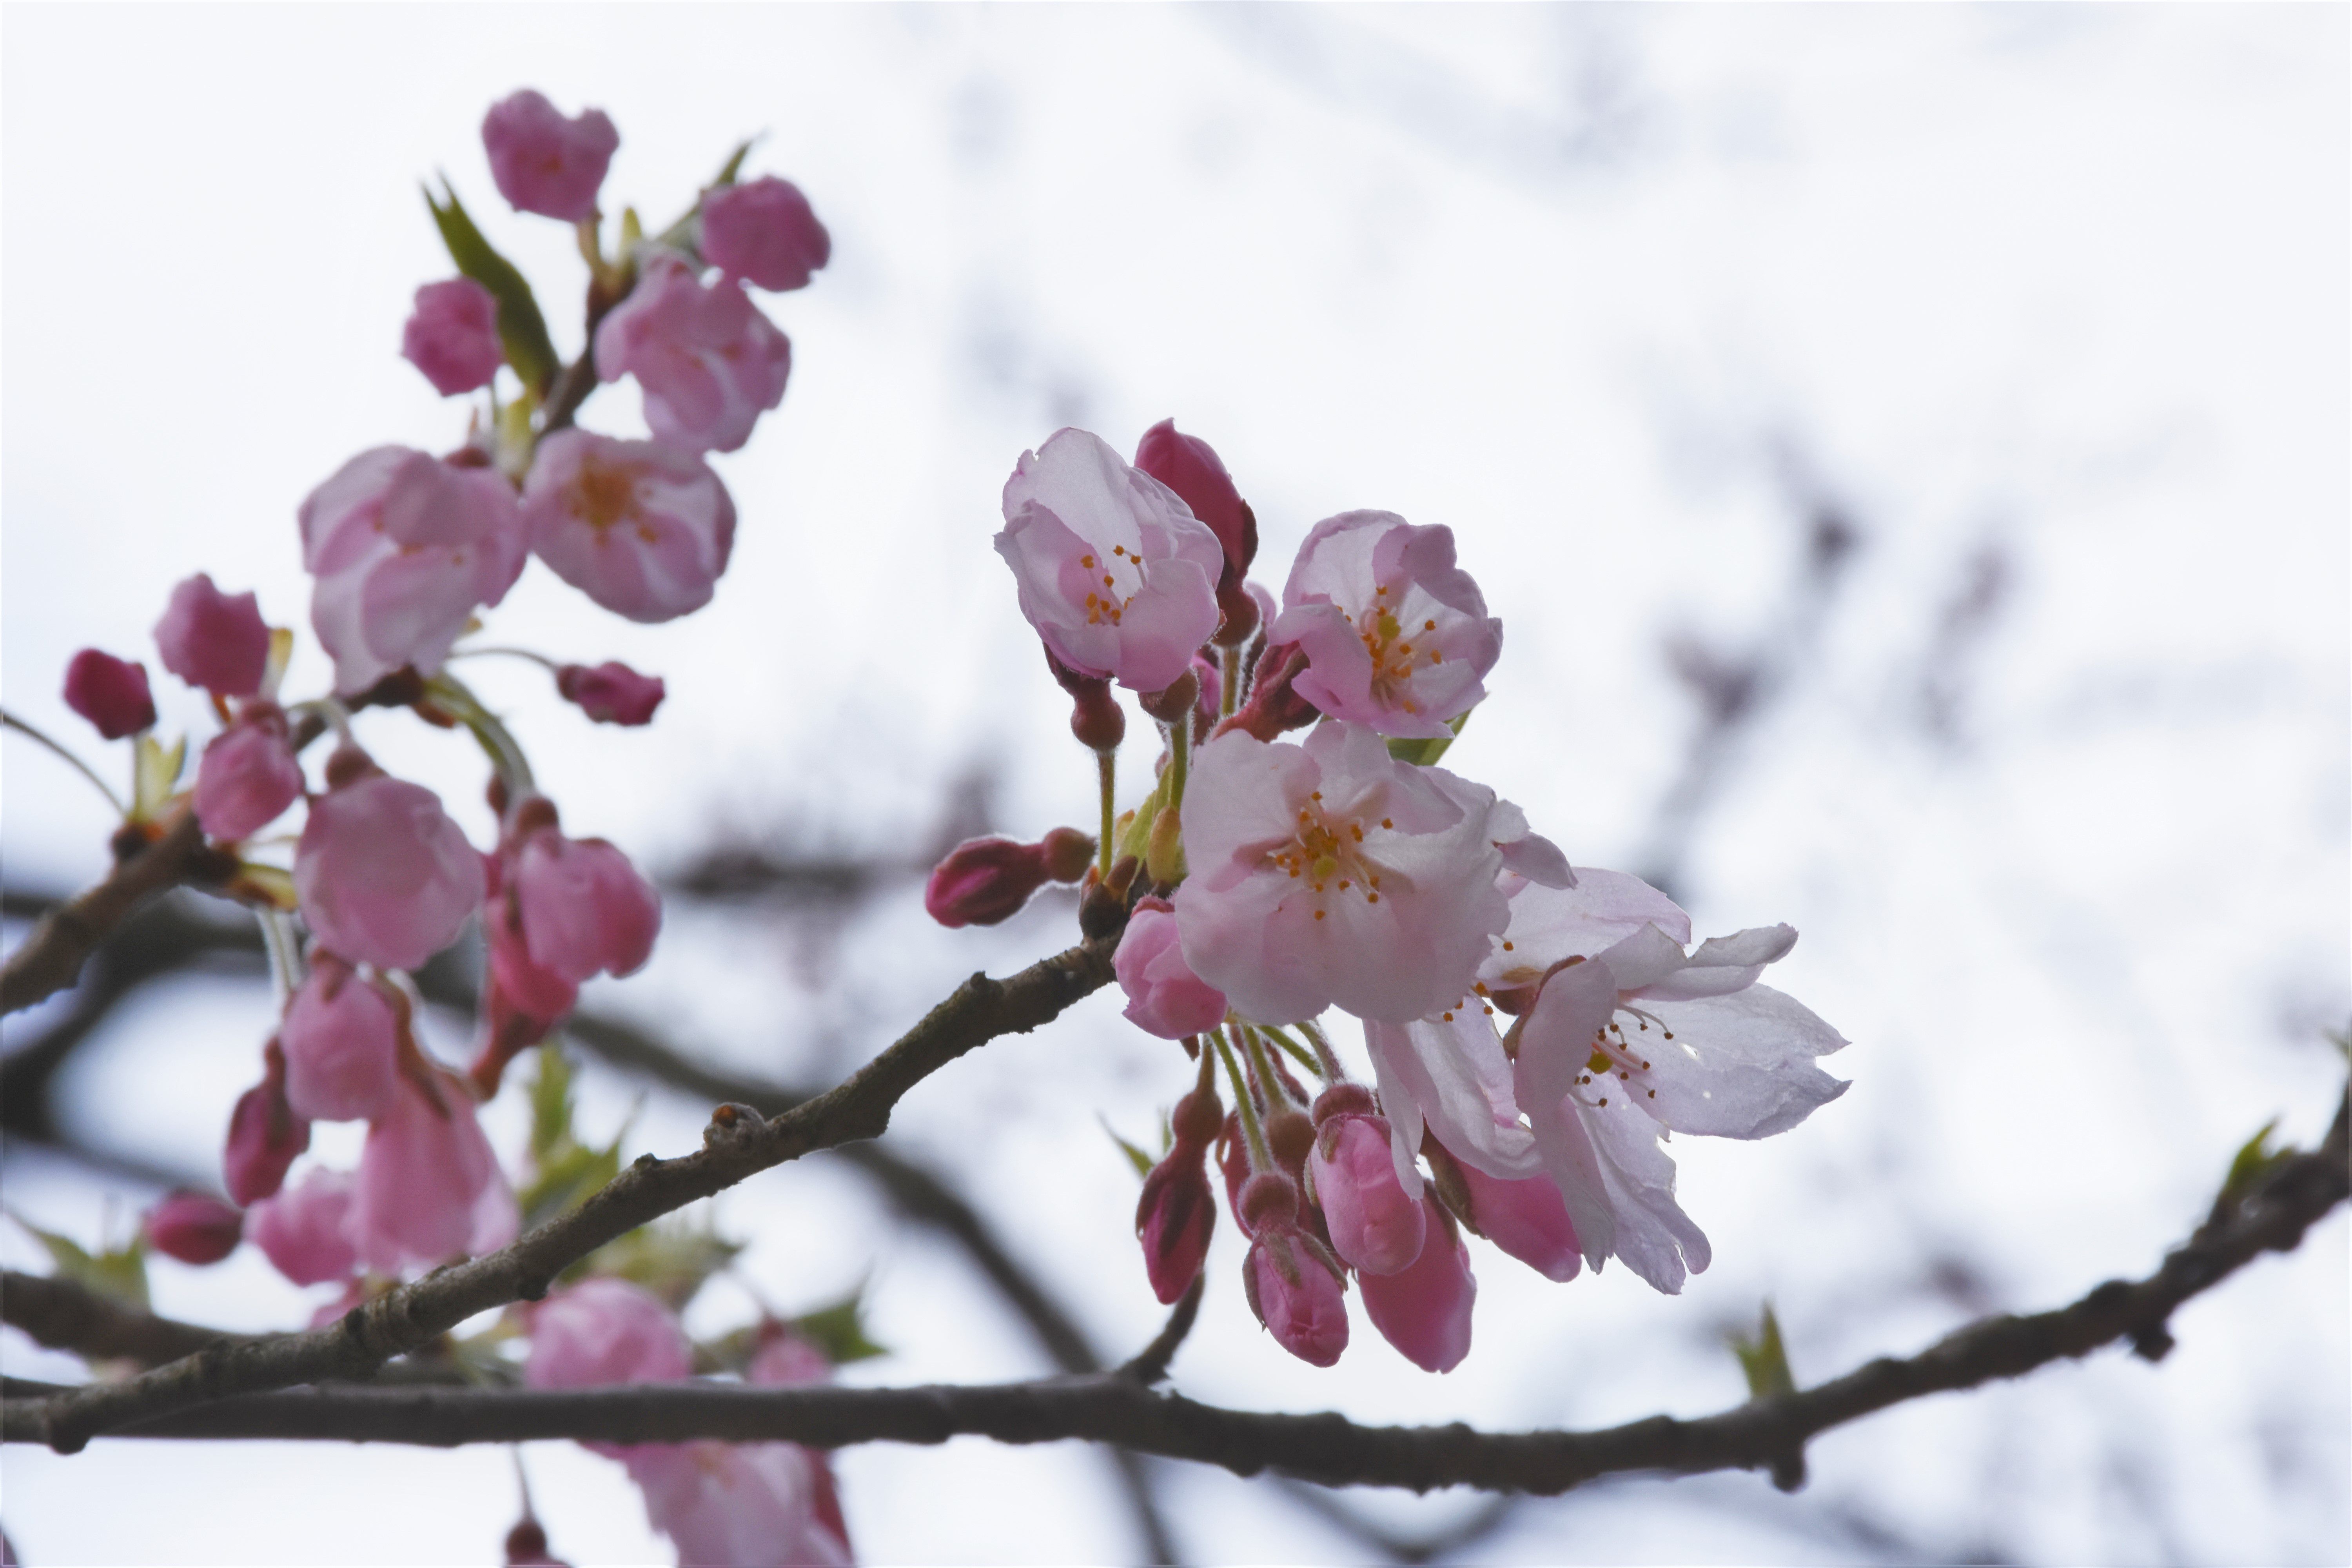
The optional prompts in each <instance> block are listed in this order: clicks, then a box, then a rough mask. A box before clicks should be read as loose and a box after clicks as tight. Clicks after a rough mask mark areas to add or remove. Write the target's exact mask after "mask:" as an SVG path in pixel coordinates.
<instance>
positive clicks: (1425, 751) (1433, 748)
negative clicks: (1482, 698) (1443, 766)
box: [1389, 707, 1477, 768]
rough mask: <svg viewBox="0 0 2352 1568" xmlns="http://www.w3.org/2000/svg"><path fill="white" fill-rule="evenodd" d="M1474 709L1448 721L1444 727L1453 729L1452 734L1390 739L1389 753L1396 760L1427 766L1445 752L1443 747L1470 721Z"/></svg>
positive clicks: (1419, 766) (1450, 742)
mask: <svg viewBox="0 0 2352 1568" xmlns="http://www.w3.org/2000/svg"><path fill="white" fill-rule="evenodd" d="M1476 711H1477V709H1476V708H1475V707H1473V708H1471V709H1470V710H1468V711H1466V712H1465V713H1463V714H1462V715H1461V716H1460V717H1459V718H1456V719H1454V720H1452V721H1449V722H1448V723H1447V724H1446V728H1447V729H1449V730H1451V731H1454V734H1452V735H1434V736H1429V737H1421V736H1414V737H1412V738H1409V739H1405V740H1397V741H1391V742H1389V755H1390V756H1391V757H1394V758H1395V759H1396V760H1397V761H1398V762H1401V763H1412V765H1413V766H1414V767H1417V768H1425V767H1428V766H1429V765H1430V764H1431V763H1434V762H1436V761H1437V759H1438V758H1440V757H1442V756H1444V754H1445V749H1446V748H1447V747H1448V746H1451V745H1452V744H1454V737H1455V736H1458V735H1460V734H1461V733H1462V726H1463V725H1465V724H1467V723H1468V722H1470V714H1472V713H1475V712H1476Z"/></svg>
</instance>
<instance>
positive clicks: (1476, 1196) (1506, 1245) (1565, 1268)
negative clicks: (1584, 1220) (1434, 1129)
mask: <svg viewBox="0 0 2352 1568" xmlns="http://www.w3.org/2000/svg"><path fill="white" fill-rule="evenodd" d="M1454 1168H1455V1169H1456V1170H1457V1171H1458V1172H1459V1173H1461V1176H1462V1184H1463V1186H1464V1188H1465V1190H1466V1191H1467V1192H1468V1193H1469V1194H1470V1217H1471V1219H1472V1220H1473V1221H1474V1222H1475V1224H1476V1226H1477V1227H1478V1232H1479V1234H1480V1235H1482V1236H1484V1237H1486V1239H1487V1240H1488V1241H1491V1242H1493V1243H1494V1244H1495V1245H1496V1247H1499V1248H1501V1249H1502V1250H1503V1251H1505V1252H1507V1253H1508V1254H1510V1255H1511V1256H1512V1257H1513V1258H1517V1259H1518V1260H1519V1261H1520V1262H1522V1263H1524V1264H1526V1265H1527V1266H1528V1268H1532V1269H1534V1270H1535V1271H1536V1272H1537V1273H1538V1274H1540V1275H1542V1276H1543V1277H1544V1278H1545V1279H1550V1280H1554V1281H1557V1282H1561V1283H1565V1282H1566V1281H1568V1280H1570V1279H1575V1278H1576V1276H1577V1273H1578V1271H1579V1270H1580V1268H1582V1267H1583V1262H1584V1256H1583V1255H1584V1247H1583V1244H1582V1243H1580V1241H1578V1240H1577V1237H1576V1225H1575V1222H1574V1221H1572V1220H1570V1218H1569V1217H1568V1205H1567V1203H1566V1202H1565V1201H1564V1200H1563V1199H1562V1198H1561V1197H1560V1195H1559V1187H1558V1186H1557V1185H1555V1184H1553V1182H1552V1180H1551V1178H1550V1177H1549V1176H1522V1177H1520V1178H1518V1179H1517V1180H1516V1181H1505V1180H1503V1179H1501V1178H1500V1177H1496V1176H1490V1175H1488V1174H1487V1173H1486V1172H1484V1171H1482V1170H1480V1169H1479V1168H1478V1167H1477V1166H1475V1165H1473V1164H1470V1163H1466V1162H1460V1161H1457V1162H1456V1163H1455V1167H1454Z"/></svg>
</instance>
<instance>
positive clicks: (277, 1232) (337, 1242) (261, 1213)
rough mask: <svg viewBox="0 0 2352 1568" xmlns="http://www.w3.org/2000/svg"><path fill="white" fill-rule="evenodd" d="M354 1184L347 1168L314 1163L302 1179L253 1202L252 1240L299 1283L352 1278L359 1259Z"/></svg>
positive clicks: (282, 1270) (277, 1266)
mask: <svg viewBox="0 0 2352 1568" xmlns="http://www.w3.org/2000/svg"><path fill="white" fill-rule="evenodd" d="M355 1186H356V1181H355V1178H353V1176H352V1173H350V1172H349V1171H331V1170H329V1169H328V1168H327V1167H326V1166H324V1165H313V1166H311V1167H310V1169H309V1170H308V1171H306V1172H304V1173H302V1179H301V1180H300V1181H299V1182H297V1183H295V1184H293V1185H292V1186H289V1187H288V1188H286V1189H285V1190H284V1191H282V1192H280V1193H278V1194H277V1195H276V1196H274V1197H268V1198H264V1199H262V1200H261V1201H260V1202H259V1203H257V1204H256V1205H253V1214H252V1235H253V1244H254V1245H255V1246H256V1247H259V1248H261V1250H262V1253H263V1254H264V1256H266V1257H267V1258H268V1259H269V1261H270V1262H271V1264H273V1265H274V1266H275V1267H276V1268H277V1269H278V1272H279V1273H280V1274H283V1275H284V1276H286V1278H287V1279H291V1280H292V1281H294V1283H295V1284H297V1285H323V1284H325V1283H326V1282H327V1281H328V1280H331V1279H349V1278H350V1277H351V1275H352V1271H353V1270H354V1269H356V1268H359V1263H360V1255H359V1249H358V1247H356V1246H354V1245H353V1243H352V1237H351V1225H350V1222H351V1214H352V1192H353V1190H354V1188H355Z"/></svg>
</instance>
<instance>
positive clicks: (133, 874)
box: [0, 806, 205, 1014]
mask: <svg viewBox="0 0 2352 1568" xmlns="http://www.w3.org/2000/svg"><path fill="white" fill-rule="evenodd" d="M204 847H205V832H204V829H203V828H202V827H200V826H197V825H196V814H195V813H194V811H192V810H190V809H188V808H187V807H186V806H182V807H181V808H180V810H179V812H178V814H177V815H176V816H173V818H172V819H171V821H170V823H169V824H168V826H165V828H164V830H163V837H160V838H157V839H156V840H154V841H153V842H152V843H151V844H148V845H146V846H145V847H142V848H141V849H139V850H137V851H136V852H135V853H133V854H132V855H131V856H130V857H129V858H126V859H124V860H123V861H121V863H120V864H119V865H117V866H116V867H115V868H114V869H113V870H111V871H110V872H108V873H107V874H106V877H105V879H103V880H102V881H100V883H99V884H98V885H97V886H96V887H93V888H89V889H86V890H84V891H82V892H80V893H78V894H76V895H75V896H74V897H73V898H70V899H68V900H66V901H65V902H64V903H62V904H59V905H58V907H57V908H56V909H54V910H50V911H49V912H48V913H47V915H45V916H43V917H42V918H41V920H40V921H39V923H37V924H36V925H35V926H34V927H33V931H32V934H31V935H30V936H27V937H26V939H25V940H24V941H23V942H21V943H19V944H18V945H17V946H16V950H15V951H14V952H10V953H9V954H8V959H7V962H6V963H5V965H0V1014H6V1013H16V1012H20V1011H22V1010H23V1009H25V1008H26V1007H29V1006H31V1005H33V1004H35V1003H36V1002H40V1001H44V1000H46V999H47V998H48V997H50V996H53V995H55V994H57V993H58V992H60V991H62V990H64V989H65V988H66V987H67V986H68V985H71V984H73V983H74V978H75V976H76V975H78V974H79V973H81V965H82V960H84V959H85V958H88V957H89V951H90V949H92V948H94V947H96V946H97V945H98V944H99V943H100V942H103V941H105V940H106V934H107V932H109V931H112V930H113V929H114V928H115V927H116V926H117V925H119V924H120V923H121V921H122V919H123V917H124V916H126V915H128V914H130V913H131V910H135V909H137V908H138V907H139V906H140V905H141V904H142V903H144V902H146V901H147V900H148V899H149V898H151V897H152V896H153V895H154V894H157V893H160V892H162V891H163V889H166V888H168V887H171V886H172V885H173V883H175V882H177V881H179V880H180V879H181V878H182V877H184V876H185V875H186V873H187V869H188V863H189V861H190V860H192V859H193V858H194V857H195V855H196V853H197V852H198V851H199V850H201V849H203V848H204Z"/></svg>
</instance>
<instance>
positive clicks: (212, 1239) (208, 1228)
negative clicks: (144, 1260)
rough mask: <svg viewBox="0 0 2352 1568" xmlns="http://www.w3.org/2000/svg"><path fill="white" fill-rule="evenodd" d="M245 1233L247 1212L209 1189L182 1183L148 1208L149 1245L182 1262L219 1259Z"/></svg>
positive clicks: (226, 1253)
mask: <svg viewBox="0 0 2352 1568" xmlns="http://www.w3.org/2000/svg"><path fill="white" fill-rule="evenodd" d="M244 1235H245V1215H244V1212H243V1211H242V1210H239V1209H236V1208H232V1207H230V1206H229V1205H227V1204H225V1203H223V1202H221V1201H220V1199H218V1198H216V1197H214V1196H212V1195H211V1194H208V1193H192V1192H190V1191H188V1190H187V1189H186V1188H185V1187H182V1188H181V1189H180V1190H179V1191H177V1192H175V1193H173V1194H170V1195H169V1196H167V1197H165V1198H164V1200H163V1202H162V1203H160V1204H157V1205H155V1206H154V1207H153V1208H152V1209H149V1210H148V1211H147V1245H148V1246H150V1247H153V1248H154V1249H155V1250H156V1251H158V1252H160V1253H162V1254H163V1256H164V1257H166V1258H178V1259H179V1260H180V1261H181V1262H183V1263H218V1262H219V1261H220V1260H221V1259H222V1258H226V1257H227V1256H228V1255H229V1254H230V1253H232V1252H235V1251H236V1244H237V1242H238V1240H239V1239H240V1238H241V1237H243V1236H244Z"/></svg>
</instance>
